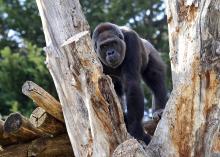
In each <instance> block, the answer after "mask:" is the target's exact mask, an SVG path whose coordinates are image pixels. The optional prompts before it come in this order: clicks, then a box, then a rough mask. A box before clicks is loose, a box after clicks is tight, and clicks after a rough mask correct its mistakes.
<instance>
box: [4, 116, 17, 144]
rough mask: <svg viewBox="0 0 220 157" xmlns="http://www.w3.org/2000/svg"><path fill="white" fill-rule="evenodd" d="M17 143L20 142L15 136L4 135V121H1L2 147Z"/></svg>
mask: <svg viewBox="0 0 220 157" xmlns="http://www.w3.org/2000/svg"><path fill="white" fill-rule="evenodd" d="M17 142H18V140H17V138H15V137H14V136H6V135H5V134H4V121H3V120H0V145H1V146H6V145H10V144H14V143H17Z"/></svg>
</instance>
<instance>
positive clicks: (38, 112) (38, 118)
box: [30, 107, 66, 135]
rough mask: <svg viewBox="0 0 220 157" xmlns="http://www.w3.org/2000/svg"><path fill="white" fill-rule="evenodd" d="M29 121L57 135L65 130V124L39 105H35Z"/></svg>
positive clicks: (42, 129) (40, 128) (38, 127)
mask: <svg viewBox="0 0 220 157" xmlns="http://www.w3.org/2000/svg"><path fill="white" fill-rule="evenodd" d="M30 122H31V123H32V124H33V125H34V126H35V127H36V128H37V129H39V130H41V131H43V132H45V133H48V134H51V135H58V134H61V133H63V132H65V131H66V128H65V125H64V124H63V123H62V122H60V121H58V120H57V119H55V118H54V117H52V116H51V115H50V114H48V113H47V112H46V111H45V110H44V109H42V108H41V107H37V108H36V109H35V110H34V111H33V112H32V114H31V116H30Z"/></svg>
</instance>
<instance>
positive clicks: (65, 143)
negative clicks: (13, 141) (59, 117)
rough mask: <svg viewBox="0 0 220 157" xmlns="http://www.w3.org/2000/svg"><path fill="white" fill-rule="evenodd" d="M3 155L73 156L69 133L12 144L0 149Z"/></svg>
mask: <svg viewBox="0 0 220 157" xmlns="http://www.w3.org/2000/svg"><path fill="white" fill-rule="evenodd" d="M0 156H1V157H28V156H38V157H73V156H74V154H73V151H72V148H71V144H70V141H69V138H68V135H67V134H63V135H60V136H57V137H53V138H51V137H41V138H38V139H36V140H34V141H32V142H30V143H25V144H18V145H12V146H8V147H5V148H3V151H0Z"/></svg>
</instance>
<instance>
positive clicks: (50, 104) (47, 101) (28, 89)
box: [22, 81, 64, 122]
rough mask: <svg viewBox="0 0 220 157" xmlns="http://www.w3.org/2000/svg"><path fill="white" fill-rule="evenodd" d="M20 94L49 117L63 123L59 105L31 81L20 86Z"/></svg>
mask: <svg viewBox="0 0 220 157" xmlns="http://www.w3.org/2000/svg"><path fill="white" fill-rule="evenodd" d="M22 92H23V94H25V95H26V96H28V97H29V98H31V99H32V100H33V101H34V102H35V103H36V105H37V106H39V107H42V108H43V109H44V110H45V111H47V112H48V113H49V114H50V115H52V116H53V117H55V118H57V119H58V120H60V121H61V122H64V118H63V112H62V108H61V105H60V103H59V102H58V101H57V100H56V99H55V98H54V97H53V96H51V95H50V94H49V93H48V92H46V91H45V90H44V89H43V88H41V87H40V86H38V85H37V84H35V83H34V82H32V81H26V82H25V83H24V85H23V86H22Z"/></svg>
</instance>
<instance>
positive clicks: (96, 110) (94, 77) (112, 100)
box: [36, 0, 127, 156]
mask: <svg viewBox="0 0 220 157" xmlns="http://www.w3.org/2000/svg"><path fill="white" fill-rule="evenodd" d="M36 2H37V6H38V9H39V12H40V16H41V20H42V24H43V30H44V34H45V39H46V48H45V49H44V50H45V51H46V55H47V59H46V64H47V67H48V69H49V71H50V73H51V75H52V78H53V81H54V84H55V86H56V89H57V93H58V96H59V100H60V102H61V105H62V109H63V113H64V117H65V123H66V127H67V131H68V134H69V136H70V141H71V144H72V147H73V150H74V154H75V155H76V156H111V155H112V153H113V151H114V149H115V148H116V147H117V146H118V144H120V143H121V142H123V141H124V140H126V139H127V131H126V127H125V124H124V120H123V113H122V110H121V106H120V103H119V100H118V98H117V96H116V93H115V92H114V87H113V84H112V82H111V79H110V78H109V77H107V76H105V75H103V73H102V66H101V64H100V62H99V60H98V59H97V56H96V55H95V52H94V51H93V49H92V44H91V38H90V34H89V33H88V31H89V30H90V29H89V27H88V23H87V21H86V20H85V17H84V15H83V12H82V10H81V6H80V3H79V0H74V1H73V0H63V1H62V2H60V1H59V0H47V1H43V0H36ZM46 111H47V110H46ZM73 126H74V127H73Z"/></svg>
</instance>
